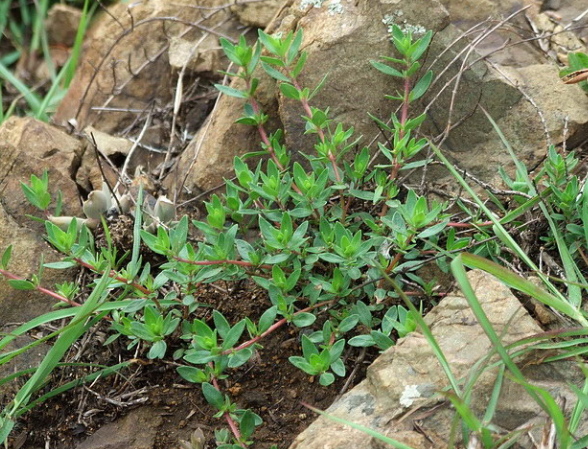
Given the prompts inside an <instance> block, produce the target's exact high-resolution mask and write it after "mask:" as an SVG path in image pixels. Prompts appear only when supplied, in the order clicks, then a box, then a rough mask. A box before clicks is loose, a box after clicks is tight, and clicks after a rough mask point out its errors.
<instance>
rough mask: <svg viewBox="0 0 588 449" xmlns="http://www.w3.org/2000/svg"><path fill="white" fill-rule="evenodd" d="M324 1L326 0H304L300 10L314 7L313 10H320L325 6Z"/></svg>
mask: <svg viewBox="0 0 588 449" xmlns="http://www.w3.org/2000/svg"><path fill="white" fill-rule="evenodd" d="M324 1H325V0H302V1H301V2H300V10H301V11H303V10H305V9H306V8H308V7H309V6H312V7H313V8H320V7H321V6H323V2H324Z"/></svg>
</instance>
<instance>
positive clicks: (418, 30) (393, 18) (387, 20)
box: [382, 9, 427, 38]
mask: <svg viewBox="0 0 588 449" xmlns="http://www.w3.org/2000/svg"><path fill="white" fill-rule="evenodd" d="M403 16H404V12H403V11H402V10H401V9H399V10H398V11H395V12H394V13H393V14H386V15H385V16H384V18H383V19H382V23H383V24H384V25H386V27H387V28H388V33H389V34H392V26H393V25H396V26H398V27H399V28H400V29H401V30H402V32H403V33H410V34H412V35H413V37H416V38H418V37H420V36H423V35H425V33H426V32H427V29H426V28H425V27H423V26H421V25H414V24H411V23H408V20H407V19H404V18H403Z"/></svg>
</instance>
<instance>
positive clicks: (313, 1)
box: [300, 0, 344, 16]
mask: <svg viewBox="0 0 588 449" xmlns="http://www.w3.org/2000/svg"><path fill="white" fill-rule="evenodd" d="M325 3H326V4H327V11H329V14H330V15H332V16H334V15H335V14H343V12H344V8H343V5H342V4H341V0H330V1H327V2H325V0H302V1H301V2H300V10H301V11H304V10H306V9H307V8H308V7H309V6H310V7H313V8H321V7H322V6H323V4H325Z"/></svg>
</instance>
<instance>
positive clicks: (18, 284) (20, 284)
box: [8, 279, 35, 290]
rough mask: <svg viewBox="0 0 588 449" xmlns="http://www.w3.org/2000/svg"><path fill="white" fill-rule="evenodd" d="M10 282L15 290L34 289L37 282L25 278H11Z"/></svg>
mask: <svg viewBox="0 0 588 449" xmlns="http://www.w3.org/2000/svg"><path fill="white" fill-rule="evenodd" d="M8 284H9V285H10V286H11V287H12V288H14V289H15V290H34V289H35V284H33V283H32V282H31V281H25V280H23V279H9V280H8Z"/></svg>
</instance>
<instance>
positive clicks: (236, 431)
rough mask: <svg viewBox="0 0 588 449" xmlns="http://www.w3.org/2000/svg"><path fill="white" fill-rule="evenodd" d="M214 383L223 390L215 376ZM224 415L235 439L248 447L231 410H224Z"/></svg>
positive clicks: (212, 366) (215, 386)
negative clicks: (232, 416) (242, 438)
mask: <svg viewBox="0 0 588 449" xmlns="http://www.w3.org/2000/svg"><path fill="white" fill-rule="evenodd" d="M208 365H209V366H210V367H211V368H214V365H213V364H212V362H210V363H209V364H208ZM212 385H214V388H216V389H217V390H218V391H221V389H220V387H219V385H218V380H217V378H216V377H214V376H213V377H212ZM223 416H224V418H225V419H226V421H227V424H228V425H229V428H230V429H231V432H233V435H234V436H235V439H236V440H237V442H238V443H239V446H241V447H243V448H246V447H247V446H245V444H244V443H242V442H241V432H239V428H238V427H237V424H236V423H235V421H234V420H233V418H231V414H230V413H229V412H224V413H223Z"/></svg>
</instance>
